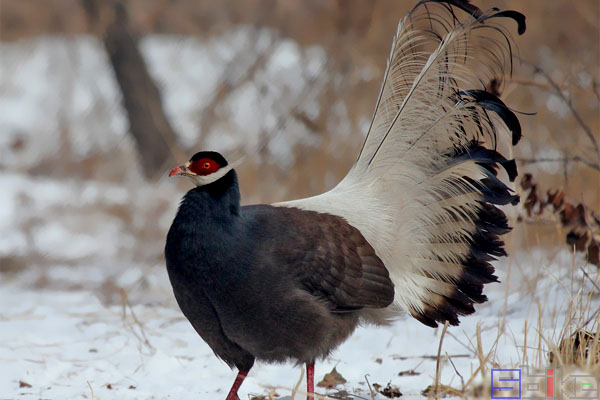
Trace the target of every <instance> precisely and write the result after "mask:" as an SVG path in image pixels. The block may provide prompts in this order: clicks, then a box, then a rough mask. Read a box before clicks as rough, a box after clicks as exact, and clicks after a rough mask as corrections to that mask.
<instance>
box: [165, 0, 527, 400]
mask: <svg viewBox="0 0 600 400" xmlns="http://www.w3.org/2000/svg"><path fill="white" fill-rule="evenodd" d="M507 19H511V20H514V21H516V25H517V29H518V33H519V34H522V33H523V32H524V31H525V17H524V16H523V15H522V14H520V13H518V12H516V11H510V10H508V11H501V10H498V9H490V10H488V11H482V10H480V9H479V8H477V7H476V6H474V5H473V4H471V3H470V2H468V1H466V0H423V1H420V2H418V3H417V5H416V6H415V7H414V8H413V9H412V10H411V11H410V12H409V13H408V15H407V16H406V17H405V18H404V19H403V20H402V21H401V22H400V25H399V27H398V32H397V34H396V37H395V39H394V42H393V45H392V51H391V55H390V59H389V61H388V67H387V70H386V71H385V75H384V77H383V85H382V87H381V91H380V94H379V98H378V99H377V102H376V105H375V112H374V115H373V120H372V122H371V125H370V127H369V130H368V135H367V137H366V139H365V141H364V144H363V145H362V148H361V150H360V153H359V154H358V157H357V159H356V162H355V163H354V165H353V166H352V168H351V169H350V171H349V172H348V174H347V175H346V177H345V178H344V179H343V180H342V181H341V182H340V183H339V184H338V185H337V186H336V187H334V188H333V189H331V190H330V191H328V192H326V193H323V194H320V195H318V196H315V197H310V198H305V199H299V200H293V201H287V202H283V203H276V204H271V205H262V204H261V205H251V206H241V205H240V192H239V189H238V181H237V175H236V172H235V170H234V167H235V165H232V164H229V163H228V162H227V161H226V160H225V158H224V157H223V156H221V155H220V154H219V153H216V152H211V151H202V152H199V153H197V154H195V155H194V156H193V157H192V158H191V159H190V160H189V161H188V162H186V163H185V164H183V165H181V166H178V167H176V168H174V169H173V170H172V171H171V173H170V174H169V176H172V175H182V176H185V177H187V178H189V179H190V180H191V181H192V182H193V183H194V185H195V187H194V188H193V189H191V190H190V191H189V192H187V194H186V195H185V197H184V198H183V201H182V202H181V205H180V207H179V210H178V212H177V216H176V217H175V220H174V221H173V225H172V226H171V229H170V230H169V233H168V236H167V243H166V248H165V256H166V264H167V270H168V273H169V278H170V280H171V284H172V286H173V291H174V293H175V298H176V299H177V303H178V304H179V307H180V308H181V311H182V312H183V314H184V315H185V316H186V317H187V319H189V321H190V323H191V324H192V326H193V327H194V329H195V330H196V331H197V332H198V334H199V335H200V336H201V337H202V339H204V341H205V342H206V343H207V344H208V345H209V346H210V347H211V348H212V350H213V351H214V353H215V354H216V356H217V357H219V358H220V359H222V360H223V361H224V362H226V363H227V364H228V365H229V366H230V367H232V368H233V367H236V368H237V369H238V371H239V372H238V375H237V377H236V379H235V381H234V383H233V387H232V388H231V390H230V392H229V394H228V396H227V400H237V399H238V395H237V391H238V389H239V387H240V386H241V384H242V381H243V380H244V378H245V377H246V375H247V374H248V372H249V371H250V369H251V368H252V365H253V364H254V361H255V360H260V361H263V362H285V361H292V362H295V363H297V364H306V366H307V391H308V393H309V399H312V398H313V395H312V394H313V393H314V363H315V361H316V360H318V359H322V358H324V357H326V356H327V355H328V354H330V353H331V351H332V350H334V349H335V348H336V347H337V346H339V345H340V344H341V343H342V342H343V341H345V340H346V339H347V338H348V337H349V336H350V335H351V334H352V332H353V331H354V330H355V329H356V327H357V326H358V325H360V324H386V323H388V322H389V321H390V320H391V319H393V318H395V317H396V316H397V315H400V314H401V313H407V314H408V315H411V316H412V317H414V318H415V319H416V320H418V321H420V322H421V323H423V324H425V325H428V326H431V327H435V326H437V324H438V323H442V324H443V323H445V322H448V323H449V324H450V325H458V323H459V319H458V317H459V316H461V315H468V314H471V313H473V312H474V311H475V308H474V305H475V304H478V303H483V302H485V301H486V300H487V298H486V296H485V295H483V294H482V292H483V287H484V285H485V284H486V283H489V282H494V281H497V278H496V276H495V275H494V268H493V267H492V265H491V264H490V263H491V262H492V261H494V260H495V259H496V258H497V257H499V256H504V255H506V252H505V250H504V243H503V241H502V240H501V239H500V236H501V235H503V234H505V233H507V232H508V231H509V230H510V228H509V226H508V223H507V218H506V216H505V214H504V212H503V211H501V210H500V209H499V208H498V206H502V205H507V204H512V205H514V204H517V203H518V201H519V198H518V196H517V195H515V194H513V192H512V191H511V189H510V188H509V187H508V186H507V185H506V183H505V181H506V179H508V180H510V181H513V180H514V179H515V177H516V175H517V168H516V164H515V162H514V160H512V159H507V158H505V156H504V155H503V154H501V152H503V153H504V154H505V155H508V156H510V155H511V154H512V146H514V145H516V144H517V142H518V141H519V139H520V137H521V127H520V124H519V120H518V119H517V117H516V116H515V114H514V113H513V112H512V111H511V110H510V109H509V108H508V107H507V106H506V105H505V104H504V103H503V102H502V101H501V100H500V99H499V98H498V97H497V96H496V95H495V94H493V93H491V92H490V91H488V90H486V86H487V85H488V84H489V83H490V82H496V83H499V82H502V79H503V77H504V76H505V75H506V74H510V73H511V71H512V59H513V49H514V45H513V43H512V36H511V35H510V33H509V31H508V30H507V29H506V28H505V27H504V26H503V24H502V23H503V22H504V21H505V20H507Z"/></svg>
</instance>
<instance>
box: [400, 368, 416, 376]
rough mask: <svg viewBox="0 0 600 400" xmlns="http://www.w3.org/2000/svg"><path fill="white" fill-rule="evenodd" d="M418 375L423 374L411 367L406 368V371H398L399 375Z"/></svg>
mask: <svg viewBox="0 0 600 400" xmlns="http://www.w3.org/2000/svg"><path fill="white" fill-rule="evenodd" d="M417 375H421V373H420V372H417V371H415V370H414V369H409V370H406V371H400V372H398V376H417Z"/></svg>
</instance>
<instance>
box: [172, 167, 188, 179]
mask: <svg viewBox="0 0 600 400" xmlns="http://www.w3.org/2000/svg"><path fill="white" fill-rule="evenodd" d="M188 171H189V170H188V168H187V166H186V165H185V164H184V165H180V166H178V167H175V168H173V169H172V170H171V172H169V177H171V176H173V175H188V174H189V172H188Z"/></svg>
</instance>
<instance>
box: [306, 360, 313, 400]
mask: <svg viewBox="0 0 600 400" xmlns="http://www.w3.org/2000/svg"><path fill="white" fill-rule="evenodd" d="M306 392H307V393H308V395H307V396H306V400H315V398H314V396H313V394H314V393H315V363H314V361H313V362H311V363H310V364H309V363H306Z"/></svg>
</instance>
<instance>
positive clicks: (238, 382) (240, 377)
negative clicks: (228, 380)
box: [225, 371, 248, 400]
mask: <svg viewBox="0 0 600 400" xmlns="http://www.w3.org/2000/svg"><path fill="white" fill-rule="evenodd" d="M247 375H248V371H240V372H238V374H237V376H236V377H235V381H233V386H231V390H230V391H229V394H228V395H227V398H226V399H225V400H240V398H239V397H238V395H237V391H238V389H239V388H240V386H242V382H244V379H245V378H246V376H247Z"/></svg>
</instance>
